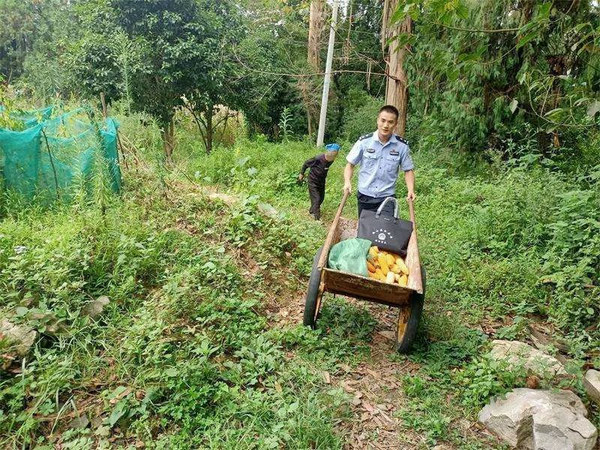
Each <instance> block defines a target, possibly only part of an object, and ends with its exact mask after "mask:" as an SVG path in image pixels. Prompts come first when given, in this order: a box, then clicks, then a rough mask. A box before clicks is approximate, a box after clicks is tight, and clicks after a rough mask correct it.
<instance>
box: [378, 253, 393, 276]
mask: <svg viewBox="0 0 600 450" xmlns="http://www.w3.org/2000/svg"><path fill="white" fill-rule="evenodd" d="M377 260H378V261H379V267H381V272H383V275H387V274H388V272H389V271H390V267H389V266H388V263H387V260H386V257H385V255H383V254H381V253H380V254H379V256H378V257H377Z"/></svg>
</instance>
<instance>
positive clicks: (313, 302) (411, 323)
mask: <svg viewBox="0 0 600 450" xmlns="http://www.w3.org/2000/svg"><path fill="white" fill-rule="evenodd" d="M347 198H348V193H345V194H344V196H343V198H342V201H341V203H340V206H339V208H338V210H337V213H336V215H335V218H334V219H333V222H332V224H331V227H330V228H329V233H328V234H327V238H326V239H325V244H323V247H322V248H321V249H320V250H319V252H317V255H315V259H314V263H313V270H312V272H311V276H310V280H309V286H308V291H307V294H306V299H305V308H304V324H305V325H308V326H311V327H313V328H314V326H315V325H316V322H317V319H318V316H319V311H320V309H321V306H322V302H323V294H324V293H325V292H330V293H332V294H340V295H346V296H350V297H354V298H357V299H360V300H366V301H369V302H375V303H380V304H383V305H388V306H392V307H396V308H398V309H399V315H398V322H397V329H396V347H397V350H398V351H400V352H406V351H408V349H409V348H410V346H411V344H412V341H413V340H414V338H415V335H416V332H417V328H418V324H419V321H420V318H421V314H422V311H423V302H424V299H425V273H424V270H423V268H422V266H421V262H420V259H419V248H418V245H417V227H416V222H415V213H414V205H413V202H412V201H409V202H408V206H409V211H410V220H411V221H412V223H413V232H412V235H411V237H410V240H409V242H408V248H407V254H406V258H405V262H406V266H407V267H408V270H409V277H408V286H407V287H402V286H400V285H397V284H389V283H384V282H383V281H379V280H375V279H373V278H368V277H363V276H360V275H355V274H352V273H347V272H341V271H339V270H333V269H330V268H328V267H327V261H328V259H329V251H330V250H331V247H333V246H334V245H335V244H337V243H338V242H340V241H341V240H344V239H349V238H354V237H356V234H357V231H358V230H357V228H356V227H357V225H356V222H353V221H350V220H348V219H344V218H342V217H341V215H342V211H343V209H344V205H345V204H346V200H347Z"/></svg>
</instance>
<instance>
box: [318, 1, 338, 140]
mask: <svg viewBox="0 0 600 450" xmlns="http://www.w3.org/2000/svg"><path fill="white" fill-rule="evenodd" d="M338 2H339V0H334V1H333V14H332V15H331V28H329V45H328V46H327V62H326V64H325V79H324V81H323V96H322V97H321V116H320V117H319V132H318V134H317V147H321V146H322V145H323V139H324V138H325V119H326V118H327V101H328V100H329V85H330V84H331V63H332V62H333V44H334V42H335V28H336V26H337V15H338Z"/></svg>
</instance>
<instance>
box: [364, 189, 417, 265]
mask: <svg viewBox="0 0 600 450" xmlns="http://www.w3.org/2000/svg"><path fill="white" fill-rule="evenodd" d="M390 201H391V202H394V203H395V207H394V213H393V215H390V214H388V213H385V212H383V211H384V208H385V205H386V203H387V202H390ZM412 231H413V223H412V222H411V221H410V220H403V219H400V218H398V200H396V199H395V198H394V197H387V198H386V199H385V200H384V201H383V203H382V204H381V205H380V206H379V208H378V209H377V211H369V210H366V209H363V210H362V212H361V213H360V219H359V221H358V237H359V238H362V239H368V240H369V241H371V243H372V244H373V245H376V246H377V247H379V248H381V249H383V250H388V251H390V252H393V253H398V254H400V255H401V256H402V257H405V256H406V249H407V248H408V241H409V240H410V236H411V234H412Z"/></svg>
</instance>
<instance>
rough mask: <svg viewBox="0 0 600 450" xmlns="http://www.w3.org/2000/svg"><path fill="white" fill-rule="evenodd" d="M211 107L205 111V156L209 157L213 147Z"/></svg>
mask: <svg viewBox="0 0 600 450" xmlns="http://www.w3.org/2000/svg"><path fill="white" fill-rule="evenodd" d="M213 109H214V108H213V107H212V106H211V107H210V108H207V110H206V154H207V155H210V152H212V147H213Z"/></svg>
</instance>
